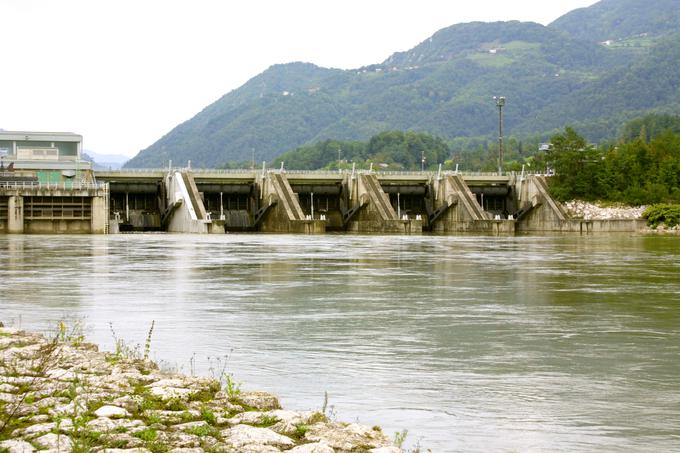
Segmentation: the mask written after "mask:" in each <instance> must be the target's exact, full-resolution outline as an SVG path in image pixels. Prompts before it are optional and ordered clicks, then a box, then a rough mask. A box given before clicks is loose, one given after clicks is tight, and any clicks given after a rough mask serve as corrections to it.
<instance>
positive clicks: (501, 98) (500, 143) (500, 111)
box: [493, 96, 505, 175]
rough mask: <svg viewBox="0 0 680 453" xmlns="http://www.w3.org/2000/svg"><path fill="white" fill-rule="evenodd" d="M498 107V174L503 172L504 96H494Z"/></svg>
mask: <svg viewBox="0 0 680 453" xmlns="http://www.w3.org/2000/svg"><path fill="white" fill-rule="evenodd" d="M493 99H494V101H496V106H497V107H498V174H499V175H502V174H503V106H504V105H505V97H504V96H494V97H493Z"/></svg>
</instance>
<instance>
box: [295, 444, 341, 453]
mask: <svg viewBox="0 0 680 453" xmlns="http://www.w3.org/2000/svg"><path fill="white" fill-rule="evenodd" d="M334 451H335V450H333V449H332V448H331V447H330V446H329V445H328V444H327V443H326V442H315V443H313V444H305V445H300V446H297V447H295V448H292V449H290V450H288V453H333V452H334Z"/></svg>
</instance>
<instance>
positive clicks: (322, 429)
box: [0, 324, 403, 453]
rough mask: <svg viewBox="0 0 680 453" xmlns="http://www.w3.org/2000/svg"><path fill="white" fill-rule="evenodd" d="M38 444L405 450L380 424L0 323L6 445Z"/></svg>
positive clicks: (28, 447) (114, 451)
mask: <svg viewBox="0 0 680 453" xmlns="http://www.w3.org/2000/svg"><path fill="white" fill-rule="evenodd" d="M225 384H226V385H225ZM35 451H44V452H50V453H52V452H55V453H56V452H66V453H70V452H72V453H78V452H89V451H91V452H108V453H125V452H130V453H133V452H137V453H145V452H150V453H164V452H174V453H200V452H244V453H277V452H282V451H286V452H290V453H359V452H368V453H400V452H401V453H403V450H401V449H400V448H397V447H395V446H394V444H393V442H392V441H391V440H390V439H389V437H388V436H386V435H385V434H384V433H383V432H382V431H381V429H380V428H379V427H368V426H364V425H359V424H354V423H341V422H336V421H332V420H329V419H328V417H327V416H326V415H325V414H324V413H322V412H314V411H309V412H294V411H287V410H283V409H281V407H280V405H279V401H278V399H277V398H276V397H275V396H274V395H271V394H269V393H264V392H245V391H243V392H242V391H240V390H239V388H238V386H235V385H233V383H232V382H231V381H228V382H226V383H225V382H220V381H218V380H216V379H209V378H204V377H194V376H185V375H180V374H175V373H169V372H164V371H161V370H159V369H158V367H157V366H156V365H155V364H154V363H153V362H151V361H148V360H143V359H138V358H132V357H126V356H125V355H124V354H120V353H118V354H114V353H103V352H99V351H98V349H97V346H95V345H93V344H88V343H85V342H83V341H82V337H81V336H70V335H67V334H65V332H63V331H60V333H59V334H58V335H57V336H56V337H55V338H53V339H49V338H46V337H45V336H42V335H38V334H35V333H30V332H25V331H19V330H16V329H10V328H4V327H2V324H0V453H24V452H35Z"/></svg>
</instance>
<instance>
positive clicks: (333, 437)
mask: <svg viewBox="0 0 680 453" xmlns="http://www.w3.org/2000/svg"><path fill="white" fill-rule="evenodd" d="M305 439H308V440H310V441H313V442H314V441H316V442H319V441H325V442H326V443H327V444H328V445H330V446H331V447H332V448H335V449H338V450H349V451H351V450H353V449H355V448H357V447H358V446H363V448H379V447H389V446H392V442H391V441H390V439H389V438H388V437H387V436H386V435H385V434H384V433H383V432H382V431H377V430H374V429H372V428H369V427H368V426H364V425H358V424H356V423H317V424H315V425H312V426H310V427H309V429H308V430H307V432H306V433H305Z"/></svg>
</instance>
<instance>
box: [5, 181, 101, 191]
mask: <svg viewBox="0 0 680 453" xmlns="http://www.w3.org/2000/svg"><path fill="white" fill-rule="evenodd" d="M107 188H108V183H105V182H78V181H74V182H68V181H62V182H40V181H0V189H22V190H23V189H54V190H104V189H107Z"/></svg>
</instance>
